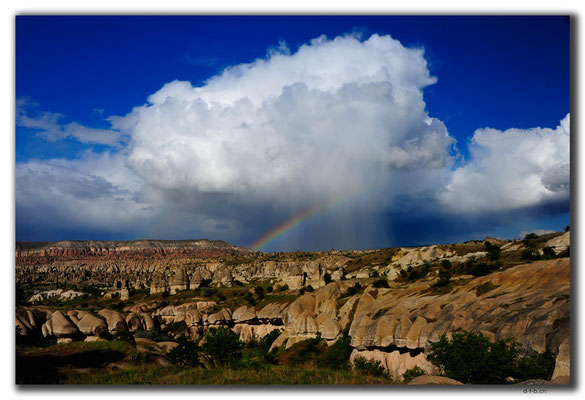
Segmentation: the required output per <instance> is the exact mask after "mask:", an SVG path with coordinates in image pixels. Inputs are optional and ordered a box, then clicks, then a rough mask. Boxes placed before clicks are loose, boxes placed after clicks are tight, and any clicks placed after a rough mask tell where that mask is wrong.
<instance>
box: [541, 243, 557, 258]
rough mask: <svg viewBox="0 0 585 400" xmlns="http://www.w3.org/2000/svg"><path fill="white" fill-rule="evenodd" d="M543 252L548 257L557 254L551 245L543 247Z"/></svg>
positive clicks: (553, 256)
mask: <svg viewBox="0 0 585 400" xmlns="http://www.w3.org/2000/svg"><path fill="white" fill-rule="evenodd" d="M542 254H543V255H544V256H545V257H548V258H555V257H556V256H557V253H555V250H554V249H553V248H552V247H550V246H546V247H544V248H543V249H542Z"/></svg>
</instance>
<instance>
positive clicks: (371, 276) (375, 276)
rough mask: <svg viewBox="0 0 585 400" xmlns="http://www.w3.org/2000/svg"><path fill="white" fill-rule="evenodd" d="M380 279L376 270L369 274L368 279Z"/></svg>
mask: <svg viewBox="0 0 585 400" xmlns="http://www.w3.org/2000/svg"><path fill="white" fill-rule="evenodd" d="M379 277H380V273H379V272H378V271H376V270H373V271H372V272H370V278H379Z"/></svg>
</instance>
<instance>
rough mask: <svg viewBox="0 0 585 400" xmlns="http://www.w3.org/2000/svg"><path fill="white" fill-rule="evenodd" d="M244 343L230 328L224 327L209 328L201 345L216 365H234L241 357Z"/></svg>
mask: <svg viewBox="0 0 585 400" xmlns="http://www.w3.org/2000/svg"><path fill="white" fill-rule="evenodd" d="M243 347H244V344H243V343H242V342H241V341H240V339H239V338H238V335H236V334H235V333H234V332H233V331H232V330H231V329H229V328H226V327H223V326H222V327H218V328H209V331H208V332H207V335H206V336H205V342H204V343H203V345H202V346H201V349H202V350H203V352H204V353H205V354H206V355H208V356H209V357H210V358H211V359H212V360H213V361H214V363H215V365H216V366H217V367H222V366H228V367H230V366H235V365H236V364H237V362H238V361H239V360H240V359H241V358H242V348H243Z"/></svg>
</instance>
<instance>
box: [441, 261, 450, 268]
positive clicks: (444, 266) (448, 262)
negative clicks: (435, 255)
mask: <svg viewBox="0 0 585 400" xmlns="http://www.w3.org/2000/svg"><path fill="white" fill-rule="evenodd" d="M451 266H452V265H451V261H449V260H441V268H443V269H446V270H450V269H451Z"/></svg>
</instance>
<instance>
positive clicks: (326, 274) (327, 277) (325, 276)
mask: <svg viewBox="0 0 585 400" xmlns="http://www.w3.org/2000/svg"><path fill="white" fill-rule="evenodd" d="M323 280H324V281H325V284H328V283H330V282H331V281H332V280H333V279H332V278H331V274H329V272H325V274H324V275H323Z"/></svg>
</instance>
